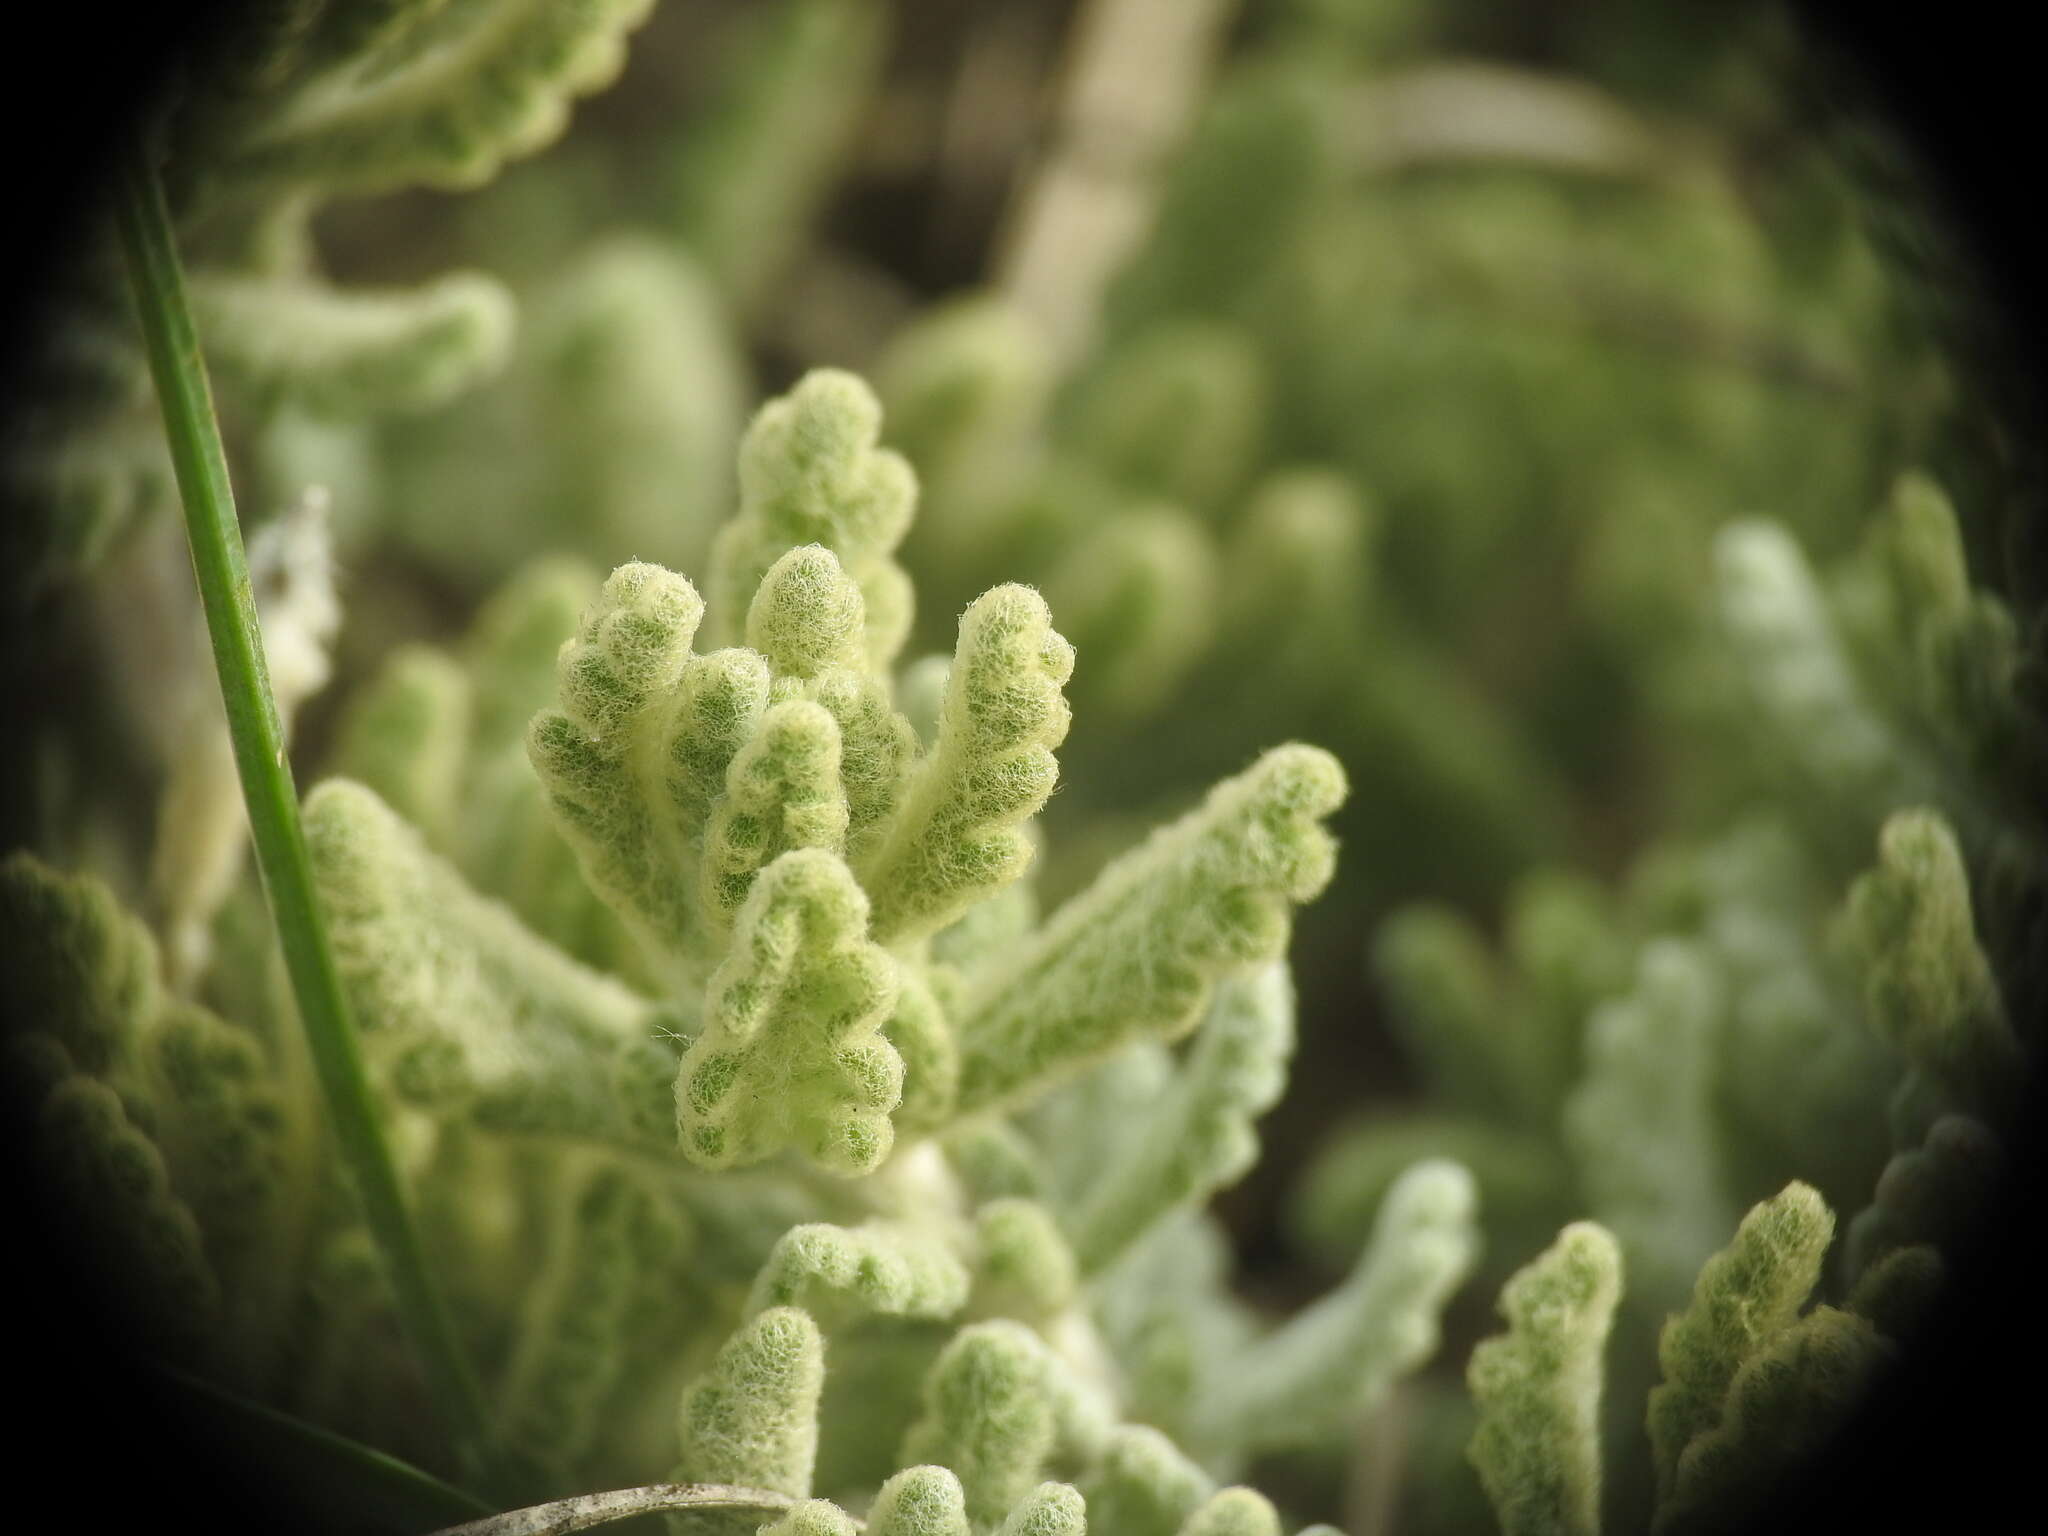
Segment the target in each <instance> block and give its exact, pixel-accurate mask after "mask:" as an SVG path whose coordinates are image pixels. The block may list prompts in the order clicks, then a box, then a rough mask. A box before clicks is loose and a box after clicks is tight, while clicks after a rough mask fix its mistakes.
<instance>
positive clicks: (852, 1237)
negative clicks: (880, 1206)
mask: <svg viewBox="0 0 2048 1536" xmlns="http://www.w3.org/2000/svg"><path fill="white" fill-rule="evenodd" d="M968 1278H969V1277H968V1273H967V1267H966V1266H965V1265H964V1264H962V1263H961V1262H960V1260H959V1258H958V1257H956V1256H955V1255H954V1254H953V1252H952V1251H951V1250H950V1249H948V1248H947V1247H946V1245H945V1244H944V1243H942V1242H939V1241H937V1240H936V1239H935V1238H934V1237H932V1236H931V1235H930V1234H927V1233H924V1232H921V1231H918V1230H915V1229H912V1228H908V1227H894V1226H890V1225H887V1224H883V1223H874V1222H871V1223H869V1224H867V1225H865V1226H861V1227H853V1228H847V1227H834V1226H828V1225H826V1224H824V1223H822V1222H810V1223H806V1224H805V1225H803V1226H800V1227H792V1228H790V1230H789V1231H787V1232H785V1233H784V1234H783V1235H782V1237H781V1238H780V1239H778V1240H777V1242H776V1244H775V1249H774V1251H773V1252H772V1253H770V1254H769V1256H768V1262H767V1264H765V1265H764V1266H763V1267H762V1269H761V1273H760V1274H759V1275H758V1276H756V1277H755V1280H754V1288H753V1290H752V1291H750V1292H749V1293H748V1295H747V1311H748V1312H749V1313H750V1314H752V1313H757V1312H761V1311H764V1310H766V1309H767V1308H769V1307H782V1306H795V1307H802V1308H803V1309H804V1310H805V1311H806V1312H808V1313H809V1314H810V1315H811V1316H812V1317H813V1318H816V1319H817V1320H818V1321H819V1323H820V1324H821V1325H822V1326H824V1327H827V1328H830V1327H833V1326H836V1324H837V1323H838V1322H839V1321H840V1320H842V1319H843V1320H847V1321H851V1320H855V1319H859V1318H864V1317H916V1318H929V1319H935V1320H942V1319H945V1318H949V1317H951V1316H952V1315H953V1314H954V1313H956V1312H958V1311H959V1310H960V1309H961V1308H962V1307H963V1306H965V1305H966V1304H967V1291H968Z"/></svg>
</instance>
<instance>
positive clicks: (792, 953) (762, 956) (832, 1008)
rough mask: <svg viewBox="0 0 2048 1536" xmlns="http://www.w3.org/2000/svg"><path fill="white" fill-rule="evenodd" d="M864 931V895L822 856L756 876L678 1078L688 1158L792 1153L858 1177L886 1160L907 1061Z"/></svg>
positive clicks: (884, 971) (891, 984)
mask: <svg viewBox="0 0 2048 1536" xmlns="http://www.w3.org/2000/svg"><path fill="white" fill-rule="evenodd" d="M866 934H867V898H866V897H865V896H864V895H863V894H862V893H861V889H860V887H859V886H858V885H856V884H855V883H854V880H853V876H852V875H850V874H848V873H847V870H846V866H845V865H844V864H842V863H840V862H839V860H838V859H836V858H834V857H833V856H832V855H831V854H829V853H825V852H823V851H821V850H818V849H799V850H796V851H794V852H790V853H785V854H783V855H782V856H781V857H780V858H779V859H777V860H776V861H775V862H774V863H773V864H771V865H769V866H768V867H767V868H766V869H765V870H763V871H762V872H761V874H760V877H759V878H758V879H756V880H755V882H754V887H753V890H752V891H751V892H750V893H749V895H748V897H747V900H746V905H745V906H743V907H742V908H741V909H740V914H739V920H738V923H737V925H736V926H735V928H734V932H733V944H732V952H731V954H730V955H729V956H728V957H727V958H726V960H725V962H724V964H722V965H721V966H720V967H719V968H718V970H717V971H716V972H715V973H714V974H713V976H712V978H711V981H710V983H709V986H708V989H707V994H706V997H707V1002H706V1018H705V1025H704V1030H703V1032H702V1033H701V1034H700V1035H698V1037H697V1039H696V1040H695V1041H694V1042H693V1043H692V1044H691V1046H690V1049H689V1051H688V1052H687V1053H686V1054H685V1055H684V1057H683V1063H682V1068H681V1070H680V1072H679V1073H678V1074H677V1077H676V1118H677V1123H678V1125H679V1126H680V1128H681V1132H682V1138H683V1150H684V1152H685V1153H686V1154H687V1155H688V1156H689V1157H690V1159H691V1161H693V1162H695V1163H698V1164H699V1165H700V1166H703V1167H706V1168H730V1167H733V1166H735V1165H738V1164H742V1163H750V1162H757V1161H759V1160H760V1159H761V1158H764V1157H768V1156H770V1155H772V1154H773V1153H775V1152H778V1151H780V1150H782V1149H783V1148H784V1147H785V1146H794V1147H796V1148H798V1149H799V1150H800V1151H802V1152H803V1153H804V1155H805V1156H807V1157H808V1158H810V1159H811V1160H812V1161H813V1162H815V1163H817V1164H818V1166H820V1167H821V1168H824V1169H826V1170H827V1171H829V1172H833V1173H840V1174H856V1173H866V1172H869V1171H870V1170H872V1169H873V1168H874V1167H875V1166H876V1165H877V1164H879V1163H880V1162H881V1160H882V1159H883V1158H885V1157H887V1156H888V1155H889V1148H890V1146H891V1145H892V1144H893V1142H894V1132H893V1130H892V1129H891V1126H890V1123H889V1113H890V1111H891V1110H893V1109H895V1107H896V1105H897V1104H898V1102H899V1101H900V1100H901V1099H902V1096H903V1061H902V1058H901V1057H899V1056H898V1055H897V1054H896V1052H895V1049H894V1048H893V1047H892V1046H890V1045H889V1043H888V1041H887V1040H886V1039H884V1038H883V1037H882V1034H881V1028H882V1025H883V1024H885V1023H886V1022H887V1021H888V1019H889V1016H890V1013H891V1011H892V1010H893V1009H894V1007H895V1004H896V996H897V988H898V982H897V976H896V968H895V966H894V965H893V964H892V963H891V962H890V960H889V957H888V955H887V954H885V953H884V952H883V951H882V950H880V949H879V948H877V947H876V946H875V945H873V944H871V943H869V942H868V940H867V936H866Z"/></svg>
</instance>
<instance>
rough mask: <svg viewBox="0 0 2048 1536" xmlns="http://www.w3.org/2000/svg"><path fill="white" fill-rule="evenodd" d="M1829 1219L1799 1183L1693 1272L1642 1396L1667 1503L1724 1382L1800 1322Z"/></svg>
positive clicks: (1724, 1391) (1716, 1407) (1708, 1427)
mask: <svg viewBox="0 0 2048 1536" xmlns="http://www.w3.org/2000/svg"><path fill="white" fill-rule="evenodd" d="M1834 1225H1835V1224H1834V1218H1833V1216H1832V1215H1831V1214H1830V1213H1829V1211H1828V1209H1827V1207H1826V1206H1825V1205H1823V1204H1822V1203H1821V1199H1820V1196H1819V1195H1817V1194H1816V1193H1815V1192H1814V1191H1813V1190H1811V1189H1809V1188H1808V1187H1806V1186H1805V1185H1803V1184H1793V1185H1790V1186H1788V1187H1787V1188H1786V1189H1785V1191H1784V1193H1782V1194H1780V1195H1778V1196H1777V1197H1776V1198H1774V1199H1772V1200H1768V1201H1765V1202H1764V1203H1763V1204H1762V1205H1759V1206H1757V1207H1756V1208H1755V1209H1753V1210H1752V1211H1751V1212H1750V1213H1749V1214H1748V1215H1747V1216H1745V1217H1744V1218H1743V1220H1742V1225H1741V1226H1740V1227H1738V1228H1736V1231H1735V1241H1734V1243H1733V1244H1731V1245H1730V1246H1729V1247H1727V1248H1725V1249H1723V1250H1722V1251H1721V1252H1720V1253H1717V1254H1716V1255H1714V1257H1713V1258H1711V1259H1709V1260H1707V1262H1706V1265H1705V1267H1704V1268H1702V1269H1701V1271H1700V1277H1699V1282H1698V1284H1697V1286H1696V1287H1695V1288H1694V1291H1693V1299H1692V1305H1691V1306H1690V1307H1689V1308H1687V1310H1686V1311H1685V1312H1683V1313H1682V1314H1680V1315H1679V1316H1677V1317H1674V1318H1673V1319H1672V1320H1671V1321H1670V1322H1669V1323H1667V1324H1666V1325H1665V1327H1664V1335H1663V1337H1662V1339H1661V1340H1659V1342H1658V1350H1657V1352H1658V1356H1659V1359H1660V1360H1661V1362H1662V1364H1663V1367H1664V1384H1663V1385H1662V1386H1660V1387H1658V1388H1657V1389H1656V1390H1655V1391H1653V1392H1652V1393H1651V1394H1650V1443H1651V1446H1652V1448H1653V1449H1654V1451H1655V1453H1656V1458H1657V1486H1658V1492H1659V1497H1660V1500H1661V1501H1663V1502H1666V1503H1668V1502H1669V1501H1670V1499H1671V1497H1672V1495H1673V1492H1674V1490H1675V1488H1676V1486H1677V1480H1678V1468H1679V1464H1680V1462H1681V1460H1682V1459H1683V1458H1684V1456H1685V1454H1686V1452H1687V1449H1688V1447H1690V1446H1691V1445H1692V1444H1693V1443H1694V1442H1695V1441H1696V1440H1698V1439H1699V1438H1700V1437H1701V1436H1702V1435H1706V1434H1710V1433H1711V1432H1712V1431H1713V1430H1714V1428H1715V1426H1716V1425H1717V1424H1719V1422H1720V1420H1721V1417H1722V1414H1723V1411H1724V1407H1725V1403H1726V1399H1727V1395H1728V1389H1729V1384H1730V1383H1731V1382H1732V1381H1733V1380H1734V1379H1735V1377H1736V1375H1737V1374H1738V1373H1739V1372H1740V1371H1741V1370H1742V1368H1743V1367H1744V1366H1745V1365H1747V1364H1748V1363H1749V1361H1750V1360H1751V1359H1753V1358H1754V1357H1755V1356H1756V1354H1757V1353H1758V1351H1759V1350H1761V1349H1764V1348H1767V1347H1768V1346H1769V1345H1770V1344H1771V1343H1772V1342H1773V1340H1774V1339H1775V1337H1776V1336H1777V1335H1778V1334H1779V1333H1781V1332H1782V1331H1784V1330H1785V1329H1786V1328H1788V1327H1790V1326H1791V1325H1792V1324H1793V1323H1794V1321H1796V1319H1797V1318H1798V1315H1799V1309H1800V1308H1801V1307H1803V1306H1805V1304H1806V1299H1807V1297H1808V1295H1809V1294H1811V1292H1812V1291H1813V1288H1814V1284H1815V1282H1816V1281H1818V1280H1819V1278H1820V1270H1821V1259H1822V1256H1823V1255H1824V1254H1825V1253H1826V1252H1827V1248H1828V1244H1829V1243H1830V1242H1831V1241H1833V1239H1834Z"/></svg>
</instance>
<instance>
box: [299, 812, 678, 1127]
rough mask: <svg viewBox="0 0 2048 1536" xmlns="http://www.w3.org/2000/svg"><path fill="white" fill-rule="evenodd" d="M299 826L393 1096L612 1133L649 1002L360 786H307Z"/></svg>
mask: <svg viewBox="0 0 2048 1536" xmlns="http://www.w3.org/2000/svg"><path fill="white" fill-rule="evenodd" d="M305 826H306V844H307V849H308V851H309V853H310V854H311V856H312V861H313V875H314V880H315V883H316V887H317V889H318V891H319V894H320V898H321V905H322V906H323V908H324V909H325V910H326V913H327V921H328V926H329V931H330V933H331V935H332V937H333V942H334V954H335V961H336V964H337V965H338V966H339V968H340V971H341V976H342V981H343V984H344V985H345V986H346V987H347V988H348V991H349V996H350V1000H351V1001H352V1002H353V1003H354V1005H355V1013H356V1019H357V1022H358V1024H359V1026H360V1027H361V1029H362V1031H363V1034H364V1038H365V1044H366V1045H367V1046H368V1047H369V1048H370V1049H371V1050H372V1051H373V1052H375V1053H377V1054H378V1055H379V1056H380V1057H381V1058H382V1059H383V1060H385V1061H387V1062H389V1063H390V1064H391V1069H392V1071H393V1072H394V1074H395V1079H396V1083H397V1085H398V1087H399V1088H400V1090H401V1092H403V1093H405V1094H407V1095H408V1096H409V1097H413V1098H416V1099H418V1100H421V1101H424V1102H428V1103H434V1104H440V1105H444V1106H447V1107H451V1108H453V1107H456V1106H467V1107H468V1109H469V1111H470V1113H472V1114H473V1115H476V1116H478V1117H479V1118H480V1119H481V1120H482V1121H483V1122H484V1123H487V1124H491V1125H494V1126H496V1127H498V1128H500V1129H504V1130H515V1131H528V1132H537V1133H540V1134H557V1135H570V1136H598V1137H607V1136H615V1135H619V1134H623V1126H622V1117H621V1115H620V1113H619V1103H618V1098H617V1090H616V1088H615V1087H614V1085H613V1084H612V1082H611V1080H610V1077H609V1070H610V1064H611V1062H612V1061H613V1060H614V1058H616V1057H617V1056H619V1055H620V1054H621V1053H623V1052H625V1051H628V1050H629V1049H631V1048H633V1047H634V1046H635V1045H637V1044H638V1043H639V1042H640V1041H641V1040H642V1039H643V1038H644V1031H645V1030H646V1029H647V1027H648V1014H649V1010H648V1008H647V1005H646V1004H644V1003H643V1002H642V1001H641V1000H640V999H639V998H637V997H635V996H634V995H633V994H632V993H630V992H628V991H627V990H626V989H625V988H624V987H621V986H620V985H619V984H618V983H616V982H614V981H612V980H610V979H609V978H607V977H604V976H600V975H598V974H597V973H595V972H593V971H590V970H587V969H585V968H584V967H583V966H581V965H578V964H577V963H576V962H574V961H573V960H571V959H569V958H568V956H566V955H564V954H562V953H560V952H559V951H558V950H555V949H553V948H552V947H550V946H549V945H548V944H546V943H544V942H543V941H542V940H540V939H538V938H535V937H534V936H533V935H532V934H531V933H529V932H527V931H526V929H524V928H523V927H521V926H520V924H519V922H518V920H517V919H515V918H514V917H513V916H512V914H511V913H510V912H509V911H507V910H506V909H505V908H504V907H502V906H500V905H498V903H496V902H494V901H489V900H487V899H485V898H484V897H482V896H479V895H477V894H476V893H475V892H474V891H472V890H470V889H469V887H468V886H467V885H466V884H464V882H463V880H462V878H461V877H460V876H459V875H457V874H456V872H455V871H454V870H453V869H451V868H450V867H449V866H448V865H447V864H445V863H444V862H442V861H441V860H440V859H439V858H437V857H435V856H434V855H433V854H431V853H429V852H428V851H427V850H426V848H425V847H424V846H423V845H422V844H421V842H420V838H419V834H418V833H416V832H414V831H413V830H412V828H410V827H408V826H407V825H406V824H405V823H404V822H402V821H400V820H399V819H398V818H397V817H396V816H395V815H393V814H392V812H391V810H390V808H389V807H387V806H386V805H385V804H384V803H383V802H382V801H380V800H379V799H378V798H377V797H376V796H375V795H373V794H372V793H370V791H369V790H367V789H365V788H363V787H362V786H361V785H360V784H352V783H350V782H348V781H347V780H345V779H330V780H329V781H327V782H326V783H324V784H321V785H319V786H318V787H316V788H315V789H314V791H313V792H312V794H310V795H308V796H307V797H306V808H305Z"/></svg>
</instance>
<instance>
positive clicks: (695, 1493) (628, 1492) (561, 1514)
mask: <svg viewBox="0 0 2048 1536" xmlns="http://www.w3.org/2000/svg"><path fill="white" fill-rule="evenodd" d="M795 1503H796V1500H795V1499H792V1498H791V1497H789V1495H788V1494H784V1493H774V1492H771V1491H770V1490H768V1489H766V1488H734V1487H731V1486H729V1485H727V1484H725V1483H650V1484H649V1485H648V1486H647V1487H645V1488H611V1489H607V1490H606V1491H605V1492H603V1493H579V1494H577V1495H576V1496H575V1497H574V1498H569V1499H555V1500H553V1501H551V1502H550V1503H546V1504H533V1505H529V1506H528V1507H527V1508H525V1509H508V1510H506V1511H505V1513H504V1514H502V1515H491V1516H489V1517H487V1518H485V1519H482V1520H471V1521H468V1522H466V1523H465V1524H462V1525H451V1526H449V1527H447V1528H446V1529H445V1530H440V1531H435V1532H434V1533H433V1536H570V1533H571V1532H573V1531H587V1530H589V1529H591V1528H592V1527H593V1526H599V1525H609V1524H610V1523H611V1522H612V1521H614V1520H625V1519H629V1518H631V1517H632V1516H634V1515H651V1514H658V1513H660V1512H661V1511H663V1510H675V1509H759V1510H783V1509H788V1508H789V1507H790V1506H791V1505H793V1504H795Z"/></svg>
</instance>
